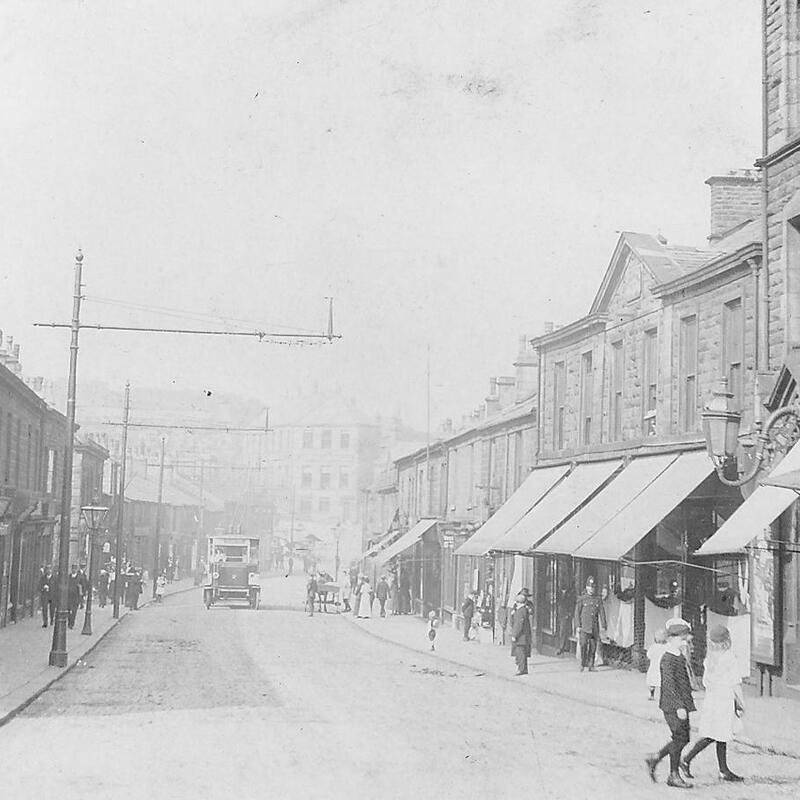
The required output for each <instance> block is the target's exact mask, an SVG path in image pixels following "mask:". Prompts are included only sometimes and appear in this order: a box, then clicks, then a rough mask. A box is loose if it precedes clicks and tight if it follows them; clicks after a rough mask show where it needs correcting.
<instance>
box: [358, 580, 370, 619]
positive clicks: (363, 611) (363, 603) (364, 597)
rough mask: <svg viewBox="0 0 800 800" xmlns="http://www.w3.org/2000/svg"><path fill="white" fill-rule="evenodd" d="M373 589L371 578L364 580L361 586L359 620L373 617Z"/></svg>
mask: <svg viewBox="0 0 800 800" xmlns="http://www.w3.org/2000/svg"><path fill="white" fill-rule="evenodd" d="M371 595H372V587H371V586H370V585H369V578H364V583H362V584H361V593H360V594H359V596H358V618H359V619H369V618H370V617H371V616H372V596H371Z"/></svg>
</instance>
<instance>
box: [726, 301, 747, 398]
mask: <svg viewBox="0 0 800 800" xmlns="http://www.w3.org/2000/svg"><path fill="white" fill-rule="evenodd" d="M743 362H744V322H743V315H742V299H741V298H740V297H738V298H736V300H731V301H730V302H729V303H725V305H724V306H723V309H722V374H723V375H724V376H725V377H726V378H727V379H728V391H729V392H730V393H731V394H732V395H733V400H732V402H733V404H734V408H741V407H742V400H743V397H744V394H743V387H742V364H743Z"/></svg>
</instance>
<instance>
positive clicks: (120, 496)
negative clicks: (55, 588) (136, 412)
mask: <svg viewBox="0 0 800 800" xmlns="http://www.w3.org/2000/svg"><path fill="white" fill-rule="evenodd" d="M130 410H131V383H130V381H128V382H127V383H126V384H125V409H124V411H123V415H122V466H121V468H120V476H119V491H118V492H117V503H119V508H118V509H117V546H116V556H115V557H116V566H115V570H114V614H113V616H114V619H119V601H120V594H121V589H122V583H123V582H122V580H121V579H122V537H123V535H124V530H125V526H124V517H125V467H126V466H127V463H128V414H129V413H130Z"/></svg>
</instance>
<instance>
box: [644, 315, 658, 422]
mask: <svg viewBox="0 0 800 800" xmlns="http://www.w3.org/2000/svg"><path fill="white" fill-rule="evenodd" d="M643 356H644V363H643V365H642V376H643V386H642V432H643V433H644V435H645V436H654V435H655V432H656V431H655V424H656V402H657V400H658V331H657V330H656V329H655V328H654V329H653V330H649V331H645V333H644V353H643Z"/></svg>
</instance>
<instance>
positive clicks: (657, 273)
mask: <svg viewBox="0 0 800 800" xmlns="http://www.w3.org/2000/svg"><path fill="white" fill-rule="evenodd" d="M629 251H630V252H632V253H633V254H634V255H635V256H636V257H637V258H638V259H639V260H640V261H641V262H642V264H643V265H644V267H645V269H647V270H648V271H649V272H650V274H651V275H652V276H653V278H654V279H655V281H656V283H668V282H669V281H673V280H675V279H676V278H681V277H683V276H684V275H689V274H691V273H692V272H694V271H695V270H696V269H698V268H699V267H701V266H702V265H703V264H705V263H707V262H708V261H711V260H712V259H714V258H717V257H719V256H720V255H722V253H723V251H721V250H710V249H708V250H707V249H702V250H701V249H700V248H698V247H690V246H687V245H670V244H666V243H664V242H662V241H659V239H658V238H656V237H655V236H652V235H651V234H649V233H635V232H634V231H623V232H622V233H621V234H620V237H619V239H618V240H617V245H616V247H615V248H614V253H613V255H612V256H611V261H610V262H609V265H608V267H607V268H606V272H605V275H604V276H603V280H602V282H601V284H600V288H599V289H598V290H597V294H596V295H595V298H594V301H593V302H592V307H591V309H590V310H589V315H592V314H597V313H600V312H602V311H603V310H604V309H606V308H607V305H608V300H609V298H610V297H611V295H612V294H613V293H614V291H615V290H616V287H617V284H618V283H619V280H620V278H621V277H622V273H623V269H624V267H625V259H626V256H627V253H628V252H629Z"/></svg>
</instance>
